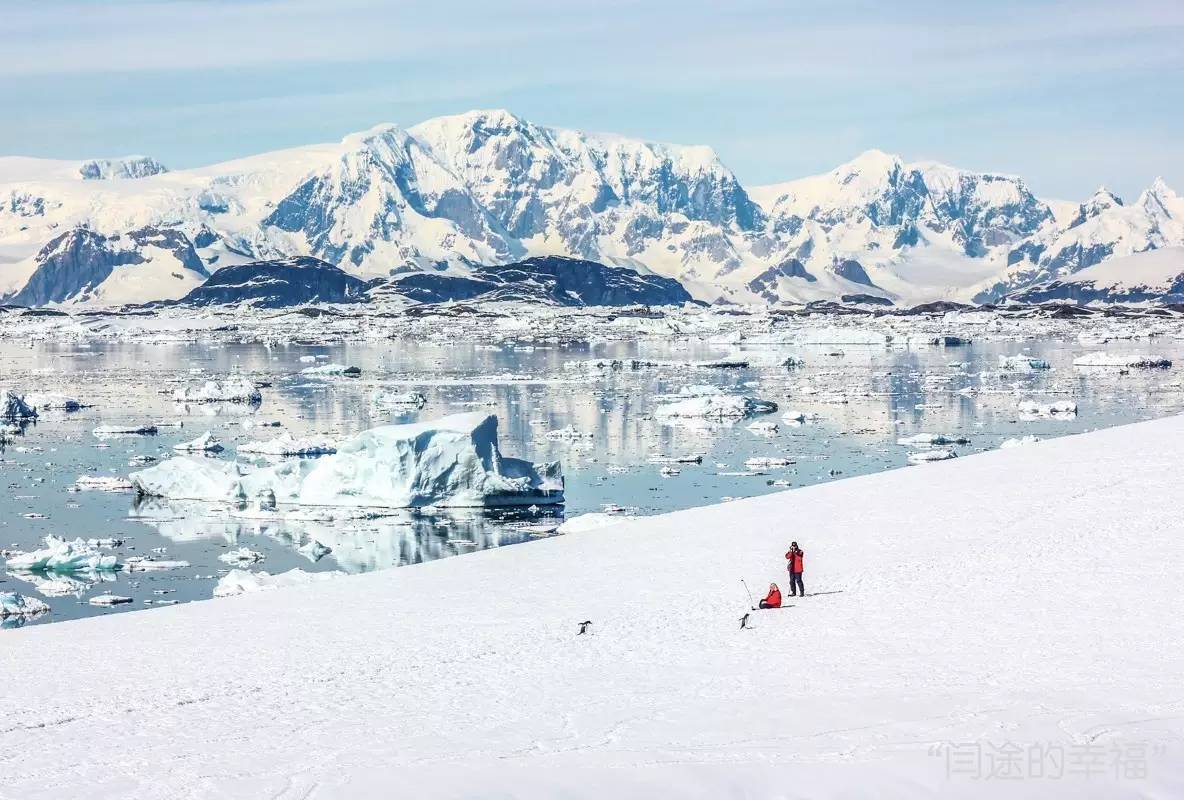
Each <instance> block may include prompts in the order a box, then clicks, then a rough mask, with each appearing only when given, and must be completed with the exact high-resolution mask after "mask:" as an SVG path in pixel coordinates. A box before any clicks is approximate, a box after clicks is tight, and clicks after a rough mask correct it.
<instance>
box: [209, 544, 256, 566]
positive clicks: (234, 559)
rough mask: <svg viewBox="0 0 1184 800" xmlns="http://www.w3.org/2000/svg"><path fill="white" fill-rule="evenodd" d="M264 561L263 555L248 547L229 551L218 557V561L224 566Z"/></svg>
mask: <svg viewBox="0 0 1184 800" xmlns="http://www.w3.org/2000/svg"><path fill="white" fill-rule="evenodd" d="M263 559H264V555H263V554H262V553H260V552H259V551H258V550H252V549H250V548H249V547H240V548H238V549H237V550H230V551H228V552H226V553H223V554H222V555H220V556H218V560H219V561H221V562H222V563H224V564H239V565H244V566H245V565H247V564H255V563H258V562H260V561H262V560H263Z"/></svg>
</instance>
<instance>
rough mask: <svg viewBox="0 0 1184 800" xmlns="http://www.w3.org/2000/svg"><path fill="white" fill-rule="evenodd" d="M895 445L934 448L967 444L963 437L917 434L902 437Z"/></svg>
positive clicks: (968, 441)
mask: <svg viewBox="0 0 1184 800" xmlns="http://www.w3.org/2000/svg"><path fill="white" fill-rule="evenodd" d="M896 443H897V444H900V445H904V446H905V447H935V446H938V445H943V444H969V443H970V440H969V439H967V438H966V437H965V436H946V435H945V434H942V433H918V434H917V435H915V436H902V437H900V438H899V439H897V440H896Z"/></svg>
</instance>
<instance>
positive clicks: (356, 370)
mask: <svg viewBox="0 0 1184 800" xmlns="http://www.w3.org/2000/svg"><path fill="white" fill-rule="evenodd" d="M300 374H301V375H345V376H348V377H350V378H356V377H357V376H358V375H361V374H362V369H361V367H351V366H347V365H345V364H321V365H319V366H316V367H305V368H304V369H302V370H300Z"/></svg>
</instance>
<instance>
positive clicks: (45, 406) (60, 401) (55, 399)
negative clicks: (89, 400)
mask: <svg viewBox="0 0 1184 800" xmlns="http://www.w3.org/2000/svg"><path fill="white" fill-rule="evenodd" d="M25 402H27V403H28V404H29V405H31V406H33V408H35V409H37V410H38V411H78V410H80V409H83V408H89V406H87V405H86V404H84V403H83V402H82V401H81V400H78V399H77V398H74V397H69V396H67V395H64V394H58V393H56V392H50V393H46V394H28V395H25Z"/></svg>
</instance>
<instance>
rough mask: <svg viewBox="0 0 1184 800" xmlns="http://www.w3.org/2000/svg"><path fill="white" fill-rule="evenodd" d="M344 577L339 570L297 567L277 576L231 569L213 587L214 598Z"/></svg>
mask: <svg viewBox="0 0 1184 800" xmlns="http://www.w3.org/2000/svg"><path fill="white" fill-rule="evenodd" d="M344 575H345V573H344V572H342V571H341V570H330V571H328V572H305V571H304V570H302V569H300V568H299V567H297V568H296V569H290V570H288V571H287V572H281V573H279V574H278V575H271V574H268V573H266V572H262V571H260V572H247V571H246V570H241V569H232V570H231V571H230V572H228V573H226V574H225V575H223V576H222V577H221V578H220V579H219V580H218V585H217V586H215V587H214V597H234V596H235V595H239V594H253V593H255V592H264V591H268V590H270V589H281V588H283V587H286V586H303V585H305V584H309V583H317V582H319V581H328V580H333V579H334V578H340V577H342V576H344Z"/></svg>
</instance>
